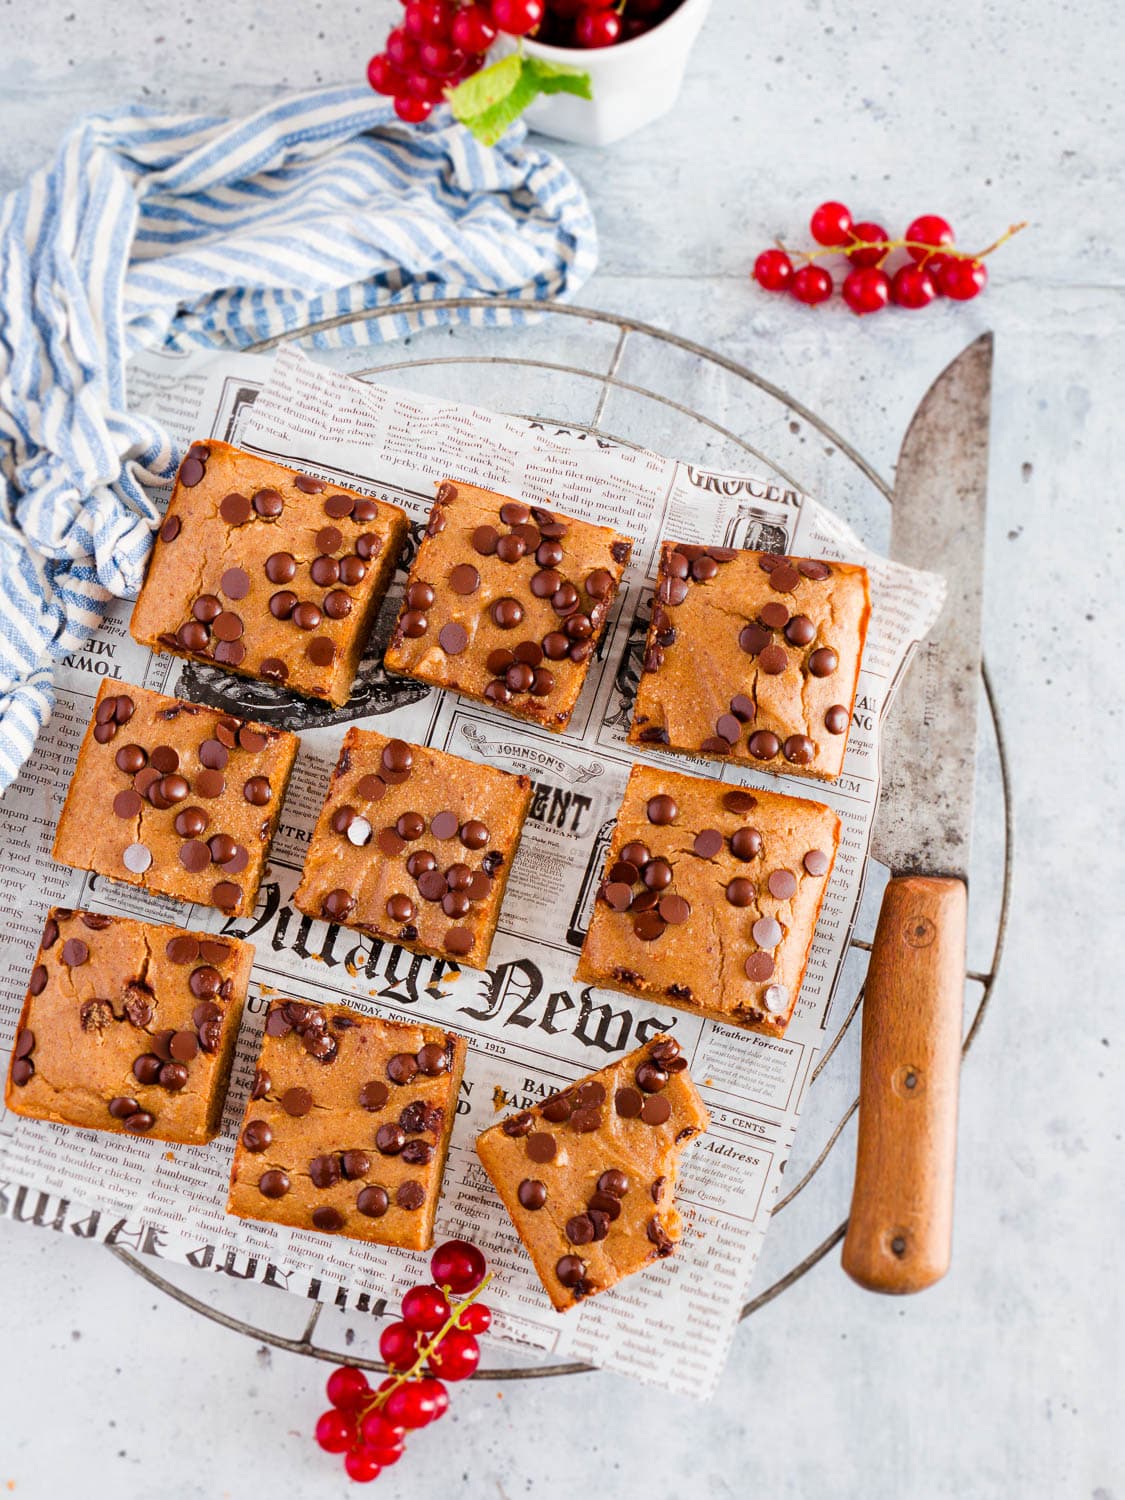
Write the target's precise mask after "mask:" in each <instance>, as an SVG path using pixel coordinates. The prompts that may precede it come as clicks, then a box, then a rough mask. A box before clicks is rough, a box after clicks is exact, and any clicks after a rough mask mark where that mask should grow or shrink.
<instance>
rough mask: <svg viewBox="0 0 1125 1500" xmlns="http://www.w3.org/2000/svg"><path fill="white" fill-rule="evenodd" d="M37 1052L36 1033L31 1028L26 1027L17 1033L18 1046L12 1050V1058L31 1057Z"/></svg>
mask: <svg viewBox="0 0 1125 1500" xmlns="http://www.w3.org/2000/svg"><path fill="white" fill-rule="evenodd" d="M34 1051H35V1033H34V1031H32V1030H31V1028H30V1027H28V1026H24V1027H21V1029H20V1030H19V1031H18V1032H17V1033H16V1044H15V1046H14V1047H13V1048H12V1056H13V1057H15V1058H22V1057H30V1056H31V1054H32V1053H33V1052H34Z"/></svg>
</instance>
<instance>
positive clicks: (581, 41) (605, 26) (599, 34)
mask: <svg viewBox="0 0 1125 1500" xmlns="http://www.w3.org/2000/svg"><path fill="white" fill-rule="evenodd" d="M620 39H621V17H620V16H619V15H618V14H617V12H616V11H615V10H584V11H580V12H579V15H578V19H577V20H576V21H575V23H574V40H575V41H576V42H577V43H578V45H579V46H580V47H612V46H613V44H614V42H617V41H620Z"/></svg>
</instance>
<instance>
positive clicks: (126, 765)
mask: <svg viewBox="0 0 1125 1500" xmlns="http://www.w3.org/2000/svg"><path fill="white" fill-rule="evenodd" d="M113 763H114V765H115V766H116V767H117V769H118V770H119V771H124V772H125V774H126V775H127V776H135V775H136V774H137V772H138V771H141V770H143V769H144V767H145V766H146V765H147V764H148V756H147V755H146V753H145V752H144V750H142V749H141V747H140V745H122V747H121V749H120V750H119V751H118V752H117V754H116V755H115V756H114V757H113Z"/></svg>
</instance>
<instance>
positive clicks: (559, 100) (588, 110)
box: [508, 0, 711, 146]
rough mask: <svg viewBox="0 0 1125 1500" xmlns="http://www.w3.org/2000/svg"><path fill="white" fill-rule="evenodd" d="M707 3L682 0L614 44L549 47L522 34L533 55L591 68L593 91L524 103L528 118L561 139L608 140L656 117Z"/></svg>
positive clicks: (677, 79)
mask: <svg viewBox="0 0 1125 1500" xmlns="http://www.w3.org/2000/svg"><path fill="white" fill-rule="evenodd" d="M710 8H711V0H683V3H682V4H681V5H680V6H678V7H677V9H676V10H674V11H673V12H672V14H671V15H670V16H669V17H668V19H667V20H666V21H662V22H661V23H660V25H659V26H656V27H654V28H653V30H652V31H646V32H643V33H642V34H641V35H640V36H638V37H634V38H633V39H632V41H628V42H619V43H618V44H617V46H615V47H593V48H590V49H589V50H585V49H580V48H577V47H547V46H544V45H543V44H542V43H541V42H537V41H535V40H533V39H532V38H531V37H526V38H525V39H524V49H525V51H527V52H528V53H529V54H531V55H532V56H534V57H542V58H545V59H546V60H547V61H549V62H557V63H569V64H570V66H571V67H575V68H582V69H584V70H585V71H586V72H587V73H589V75H590V82H591V84H592V86H593V93H594V97H593V98H592V99H576V98H575V97H574V96H573V95H572V94H549V95H546V96H541V97H540V98H538V99H536V101H535V103H534V104H532V105H531V107H530V108H529V109H528V111H527V113H526V115H525V118H526V120H527V123H528V124H529V125H530V126H531V128H532V129H533V130H539V131H542V133H543V134H544V135H552V136H555V137H556V139H558V140H560V141H576V142H577V143H578V144H579V145H582V146H608V145H609V144H610V143H611V142H613V141H619V140H620V139H621V138H622V136H626V135H632V133H633V131H634V130H640V128H641V126H642V125H649V124H651V122H652V121H653V120H658V119H659V118H660V116H661V115H664V114H667V113H668V111H669V110H670V109H671V108H672V106H673V104H675V102H676V98H677V96H678V95H679V92H680V86H681V84H682V83H683V81H684V68H685V66H686V64H687V60H688V53H689V52H690V51H691V49H692V47H693V45H694V44H695V39H696V37H697V36H698V35H699V29H700V27H701V26H702V25H703V22H704V19H705V18H706V15H707V12H708V11H709V10H710ZM508 50H512V49H511V47H509V49H508Z"/></svg>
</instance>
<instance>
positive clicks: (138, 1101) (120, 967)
mask: <svg viewBox="0 0 1125 1500" xmlns="http://www.w3.org/2000/svg"><path fill="white" fill-rule="evenodd" d="M253 960H254V949H253V946H252V945H251V944H250V943H244V942H240V941H239V940H238V939H237V938H229V937H211V936H210V935H209V934H208V933H199V932H189V931H187V929H186V928H183V927H168V926H161V927H157V926H153V925H151V924H149V923H148V922H135V921H132V920H131V919H129V918H126V917H109V916H104V915H102V914H101V913H98V912H89V911H68V910H65V909H63V908H62V907H54V908H53V909H52V910H51V911H50V912H49V913H48V916H47V921H46V925H45V926H44V928H43V939H42V942H41V943H40V946H39V952H38V954H37V956H36V959H35V967H34V968H33V969H32V971H31V980H30V983H29V985H28V990H27V998H26V999H25V1001H24V1003H23V1011H22V1012H21V1014H20V1019H19V1025H18V1027H17V1028H16V1040H15V1047H14V1048H13V1051H12V1062H11V1066H10V1068H9V1070H8V1086H7V1091H6V1093H5V1096H4V1099H5V1103H6V1104H7V1106H8V1108H9V1109H10V1110H11V1111H12V1112H13V1114H17V1115H25V1116H27V1117H28V1118H30V1119H36V1120H52V1121H54V1122H55V1123H56V1124H58V1125H79V1126H82V1127H83V1128H85V1129H87V1130H108V1131H113V1132H115V1133H124V1134H127V1135H138V1136H144V1135H147V1136H152V1137H153V1138H154V1139H156V1140H161V1141H176V1142H179V1143H180V1144H181V1145H201V1144H203V1143H204V1142H205V1141H209V1140H212V1139H213V1138H214V1137H215V1136H216V1135H217V1134H218V1130H219V1123H220V1119H221V1116H222V1112H223V1101H224V1099H225V1097H226V1091H227V1082H228V1080H229V1078H230V1069H231V1062H232V1059H233V1057H234V1047H235V1042H236V1041H237V1039H238V1024H239V1018H240V1016H241V1014H242V1005H243V1001H244V1000H245V998H246V986H247V983H248V981H249V978H250V965H251V964H252V962H253Z"/></svg>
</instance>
